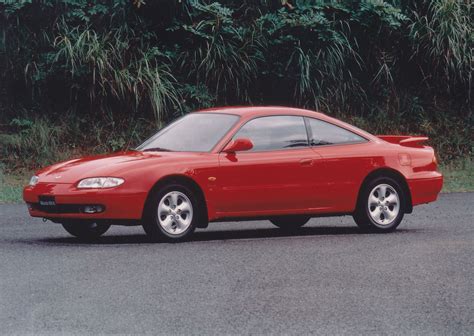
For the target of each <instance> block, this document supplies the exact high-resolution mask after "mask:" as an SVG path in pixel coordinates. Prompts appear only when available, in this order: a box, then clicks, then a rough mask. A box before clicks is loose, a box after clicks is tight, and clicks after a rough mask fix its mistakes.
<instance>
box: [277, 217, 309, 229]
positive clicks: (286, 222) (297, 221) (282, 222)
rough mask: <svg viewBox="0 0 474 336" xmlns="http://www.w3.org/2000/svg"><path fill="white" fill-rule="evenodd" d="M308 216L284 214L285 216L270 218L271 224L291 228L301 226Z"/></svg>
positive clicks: (306, 221)
mask: <svg viewBox="0 0 474 336" xmlns="http://www.w3.org/2000/svg"><path fill="white" fill-rule="evenodd" d="M309 220H310V217H308V216H285V217H275V218H272V219H270V222H272V224H273V225H275V226H278V227H279V228H280V229H283V230H292V229H297V228H299V227H302V226H303V225H305V224H306V223H308V221H309Z"/></svg>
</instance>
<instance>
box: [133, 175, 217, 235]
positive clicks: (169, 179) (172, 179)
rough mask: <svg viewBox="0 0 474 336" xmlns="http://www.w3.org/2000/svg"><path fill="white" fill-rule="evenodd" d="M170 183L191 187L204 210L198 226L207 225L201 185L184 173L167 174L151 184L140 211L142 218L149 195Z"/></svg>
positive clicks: (207, 217)
mask: <svg viewBox="0 0 474 336" xmlns="http://www.w3.org/2000/svg"><path fill="white" fill-rule="evenodd" d="M171 183H177V184H181V185H184V186H186V187H188V188H189V189H191V190H192V191H193V192H194V193H195V194H196V197H197V199H198V202H199V203H200V205H201V206H202V209H203V210H204V211H203V212H202V216H203V217H204V218H203V220H202V221H200V223H201V224H200V226H198V227H199V228H206V227H207V226H208V219H209V215H208V209H207V203H206V197H205V196H204V192H203V190H202V188H201V186H200V185H199V184H198V183H197V182H196V181H195V180H193V179H192V178H191V177H189V176H186V175H179V174H176V175H167V176H164V177H162V178H160V179H159V180H158V181H156V183H155V184H154V185H153V187H152V188H151V189H150V190H149V191H148V195H147V197H146V200H145V205H144V207H143V213H142V218H144V216H145V213H146V211H147V210H148V207H149V206H151V203H150V200H151V196H152V195H153V193H155V192H156V191H157V190H158V189H160V188H162V187H164V186H166V185H168V184H171Z"/></svg>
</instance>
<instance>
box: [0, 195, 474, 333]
mask: <svg viewBox="0 0 474 336" xmlns="http://www.w3.org/2000/svg"><path fill="white" fill-rule="evenodd" d="M473 252H474V193H453V194H442V195H441V196H440V199H439V200H438V201H437V202H436V203H433V204H429V205H423V206H419V207H415V209H414V213H413V214H411V215H406V217H405V219H404V221H403V223H402V225H401V226H400V227H399V230H397V231H396V232H394V233H391V234H363V233H360V231H359V230H358V229H357V227H356V226H355V224H354V222H353V221H352V218H351V217H348V216H346V217H335V218H319V219H312V220H311V221H310V223H309V224H307V226H305V227H303V228H301V229H299V230H297V231H296V232H294V233H292V234H286V233H283V232H281V231H280V230H279V229H277V228H274V227H273V226H272V225H271V224H270V223H269V222H267V221H255V222H241V223H213V224H210V226H209V228H208V229H206V230H198V231H196V233H195V235H194V239H193V240H192V241H190V242H186V243H181V244H165V243H162V244H152V243H149V242H147V240H146V238H145V236H144V232H143V230H142V228H141V227H128V228H127V227H113V228H112V229H110V230H109V232H107V233H106V234H105V236H104V237H102V238H101V239H100V240H98V241H97V242H94V243H81V242H79V241H77V240H76V239H75V238H72V237H70V236H68V234H67V233H66V232H65V231H64V230H63V229H62V227H61V226H60V225H57V224H53V223H51V222H46V223H44V222H42V221H41V220H40V219H32V218H30V217H29V216H28V213H27V210H26V207H25V206H24V205H0V334H2V335H9V334H45V335H54V334H61V335H68V334H90V335H97V334H151V335H156V334H165V335H172V334H199V335H202V334H213V335H216V334H219V335H222V334H331V335H334V334H347V335H358V334H359V335H368V334H378V335H385V334H386V335H393V334H397V335H398V334H402V335H406V334H408V335H418V334H422V335H426V334H431V335H472V334H474V269H473V264H474V263H473V260H474V253H473Z"/></svg>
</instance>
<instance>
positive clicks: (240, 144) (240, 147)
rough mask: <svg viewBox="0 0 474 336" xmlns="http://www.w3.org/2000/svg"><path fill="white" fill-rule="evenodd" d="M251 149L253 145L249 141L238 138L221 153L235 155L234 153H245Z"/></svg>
mask: <svg viewBox="0 0 474 336" xmlns="http://www.w3.org/2000/svg"><path fill="white" fill-rule="evenodd" d="M252 148H253V143H252V141H250V139H247V138H240V139H235V140H233V141H231V142H229V143H228V144H227V146H225V148H224V150H223V152H225V153H235V152H242V151H247V150H249V149H252Z"/></svg>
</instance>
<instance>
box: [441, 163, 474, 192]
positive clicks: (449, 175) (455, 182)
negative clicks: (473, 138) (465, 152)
mask: <svg viewBox="0 0 474 336" xmlns="http://www.w3.org/2000/svg"><path fill="white" fill-rule="evenodd" d="M441 172H442V173H443V175H444V186H443V192H466V191H474V160H473V159H472V158H466V159H464V160H458V161H454V162H451V163H449V164H447V165H444V166H442V167H441Z"/></svg>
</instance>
